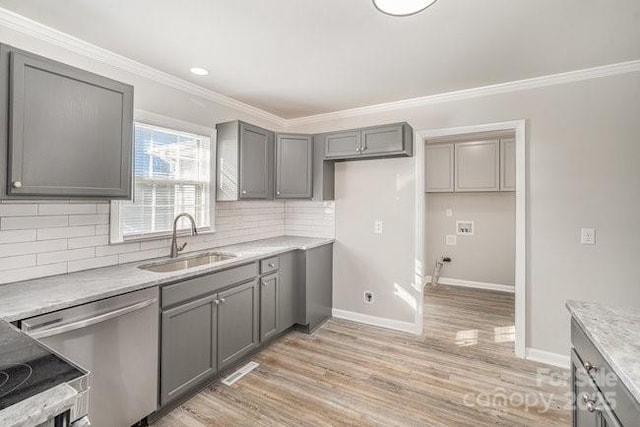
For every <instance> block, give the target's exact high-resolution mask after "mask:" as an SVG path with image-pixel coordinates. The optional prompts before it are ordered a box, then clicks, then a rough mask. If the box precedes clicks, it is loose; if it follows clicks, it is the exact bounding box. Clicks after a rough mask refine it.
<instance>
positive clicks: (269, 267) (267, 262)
mask: <svg viewBox="0 0 640 427" xmlns="http://www.w3.org/2000/svg"><path fill="white" fill-rule="evenodd" d="M278 268H280V258H278V257H277V256H276V257H273V258H267V259H263V260H262V261H260V274H268V273H271V272H272V271H277V270H278Z"/></svg>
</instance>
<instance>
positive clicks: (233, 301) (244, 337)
mask: <svg viewBox="0 0 640 427" xmlns="http://www.w3.org/2000/svg"><path fill="white" fill-rule="evenodd" d="M218 301H219V302H220V303H219V305H218V368H219V369H222V368H224V367H226V366H228V365H230V364H231V363H233V362H235V361H236V360H238V359H239V358H241V357H242V356H244V355H245V354H247V353H248V352H250V351H251V350H253V349H254V348H256V347H257V346H258V343H259V341H260V337H259V331H258V322H259V318H258V316H259V308H260V305H259V296H258V282H257V280H253V281H251V282H249V283H245V284H244V285H239V286H236V287H234V288H231V289H229V290H227V291H224V292H221V293H219V294H218Z"/></svg>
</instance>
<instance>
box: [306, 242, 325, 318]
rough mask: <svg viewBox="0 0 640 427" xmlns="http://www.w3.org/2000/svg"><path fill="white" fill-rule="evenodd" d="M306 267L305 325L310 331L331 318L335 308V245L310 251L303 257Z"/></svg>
mask: <svg viewBox="0 0 640 427" xmlns="http://www.w3.org/2000/svg"><path fill="white" fill-rule="evenodd" d="M302 262H303V267H304V270H302V271H304V277H305V284H304V300H303V304H301V305H302V306H303V307H305V313H304V318H305V324H306V325H307V326H308V328H309V330H314V329H315V328H316V327H318V326H320V325H321V324H322V322H324V321H325V320H326V319H327V318H329V317H331V309H332V308H333V245H332V244H329V245H324V246H319V247H317V248H313V249H309V250H307V251H305V252H304V256H303V257H302Z"/></svg>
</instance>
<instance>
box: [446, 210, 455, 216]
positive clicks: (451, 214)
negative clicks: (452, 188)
mask: <svg viewBox="0 0 640 427" xmlns="http://www.w3.org/2000/svg"><path fill="white" fill-rule="evenodd" d="M445 215H447V216H453V209H451V208H447V210H446V211H445Z"/></svg>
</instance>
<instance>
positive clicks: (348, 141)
mask: <svg viewBox="0 0 640 427" xmlns="http://www.w3.org/2000/svg"><path fill="white" fill-rule="evenodd" d="M322 137H323V138H324V144H325V154H324V158H325V159H331V160H358V159H367V158H385V157H403V156H404V157H411V156H413V129H412V128H411V126H409V124H407V123H393V124H389V125H384V126H373V127H368V128H363V129H354V130H349V131H342V132H333V133H327V134H323V135H322Z"/></svg>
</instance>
